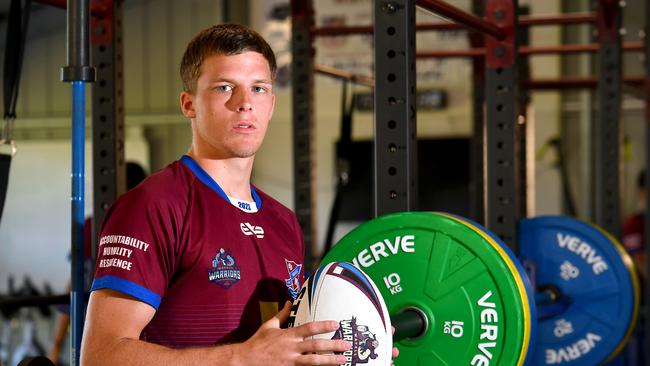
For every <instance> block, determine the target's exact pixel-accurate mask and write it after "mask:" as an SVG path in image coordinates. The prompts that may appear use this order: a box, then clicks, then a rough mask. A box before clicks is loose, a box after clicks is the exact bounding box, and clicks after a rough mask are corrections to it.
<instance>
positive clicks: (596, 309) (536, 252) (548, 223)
mask: <svg viewBox="0 0 650 366" xmlns="http://www.w3.org/2000/svg"><path fill="white" fill-rule="evenodd" d="M519 250H520V255H521V257H522V259H523V260H524V261H526V262H527V263H533V265H534V270H533V273H535V276H536V278H535V279H534V283H536V286H537V290H538V293H537V298H538V302H537V313H538V317H539V324H538V334H537V337H536V338H537V343H536V347H535V349H534V350H533V351H532V352H533V353H534V355H533V357H532V360H531V363H530V364H531V365H556V364H561V365H582V366H584V365H599V364H602V363H603V362H606V361H608V360H611V359H612V358H613V357H614V356H615V355H616V354H617V353H618V352H619V351H620V350H621V349H622V348H623V347H624V345H625V343H626V342H627V340H628V338H629V336H630V334H631V333H632V330H633V328H634V325H635V323H636V317H637V314H638V309H639V298H640V295H639V285H638V279H637V277H636V272H635V270H634V266H633V264H632V260H631V258H630V257H629V255H627V253H626V252H625V250H624V249H623V248H622V246H621V245H620V244H619V243H618V242H616V240H615V239H613V238H612V237H611V236H610V235H609V234H607V233H606V232H604V231H603V230H601V229H599V228H597V227H595V226H593V225H590V224H587V223H585V222H582V221H579V220H576V219H573V218H569V217H562V216H543V217H537V218H533V219H526V220H522V221H521V222H520V226H519ZM540 289H549V290H552V291H554V292H555V293H556V294H559V295H560V298H559V299H556V300H554V301H549V302H540V301H541V300H540V299H544V297H543V296H540V295H541V293H540V292H539V291H540ZM546 300H548V299H546Z"/></svg>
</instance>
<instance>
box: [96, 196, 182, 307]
mask: <svg viewBox="0 0 650 366" xmlns="http://www.w3.org/2000/svg"><path fill="white" fill-rule="evenodd" d="M178 211H179V210H178V209H175V207H174V206H173V205H172V204H171V203H170V202H168V201H166V200H160V199H156V198H155V197H151V195H150V194H148V193H147V192H146V190H145V189H142V188H140V189H136V190H132V191H129V192H128V193H127V194H125V195H124V196H122V197H120V199H118V201H117V202H116V203H115V204H114V205H113V206H112V207H111V209H110V210H109V211H108V213H107V214H106V218H105V220H104V223H103V226H102V229H101V231H100V235H99V240H98V244H99V245H98V251H97V263H96V266H95V279H94V281H93V285H92V288H91V291H95V290H99V289H112V290H115V291H119V292H122V293H124V294H127V295H130V296H133V297H135V298H136V299H139V300H140V301H143V302H145V303H147V304H149V305H151V306H152V307H153V308H154V309H158V306H159V305H160V301H161V298H162V297H163V296H164V295H165V291H166V289H167V287H168V284H169V282H170V279H171V277H172V274H173V273H174V264H175V263H176V254H177V252H178V251H177V250H176V246H177V242H178V238H177V236H178V235H177V232H178V228H179V227H180V225H179V223H180V222H181V219H182V213H180V212H178Z"/></svg>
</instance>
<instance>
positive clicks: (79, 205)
mask: <svg viewBox="0 0 650 366" xmlns="http://www.w3.org/2000/svg"><path fill="white" fill-rule="evenodd" d="M85 118H86V83H85V82H84V81H73V82H72V177H71V178H72V193H71V203H72V255H71V257H72V270H71V272H72V273H71V279H72V280H71V286H70V321H71V323H70V343H71V354H70V359H71V361H72V363H71V364H72V365H79V356H80V351H81V336H82V334H83V325H84V318H85V311H86V288H85V281H84V278H85V276H84V261H85V253H84V164H85V163H84V158H85V153H86V147H85V143H86V120H85Z"/></svg>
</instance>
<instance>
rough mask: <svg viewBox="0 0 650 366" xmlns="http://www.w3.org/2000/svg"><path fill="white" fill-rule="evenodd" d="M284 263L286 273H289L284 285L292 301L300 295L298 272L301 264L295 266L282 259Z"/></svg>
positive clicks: (293, 263)
mask: <svg viewBox="0 0 650 366" xmlns="http://www.w3.org/2000/svg"><path fill="white" fill-rule="evenodd" d="M284 263H285V264H286V265H287V272H289V278H285V279H284V284H285V285H287V289H289V293H290V294H291V297H293V298H294V299H295V298H296V297H297V296H298V294H299V293H300V271H301V270H302V264H296V262H294V261H290V260H287V259H286V258H285V259H284Z"/></svg>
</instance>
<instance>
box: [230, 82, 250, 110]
mask: <svg viewBox="0 0 650 366" xmlns="http://www.w3.org/2000/svg"><path fill="white" fill-rule="evenodd" d="M233 97H234V99H235V100H234V103H235V105H234V107H235V109H236V110H237V112H248V111H251V110H253V103H252V98H251V91H250V90H246V89H245V88H237V89H235V95H234V96H233Z"/></svg>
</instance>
